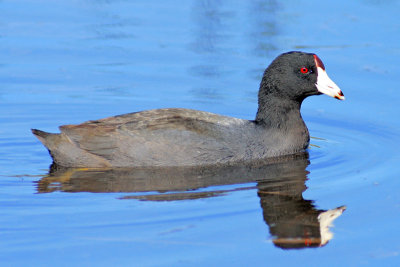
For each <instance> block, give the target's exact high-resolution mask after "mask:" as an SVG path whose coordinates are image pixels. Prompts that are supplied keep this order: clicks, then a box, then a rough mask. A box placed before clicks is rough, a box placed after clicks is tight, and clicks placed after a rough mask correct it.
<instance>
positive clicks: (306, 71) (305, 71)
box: [300, 67, 308, 73]
mask: <svg viewBox="0 0 400 267" xmlns="http://www.w3.org/2000/svg"><path fill="white" fill-rule="evenodd" d="M300 71H301V73H308V69H307V68H306V67H302V68H301V69H300Z"/></svg>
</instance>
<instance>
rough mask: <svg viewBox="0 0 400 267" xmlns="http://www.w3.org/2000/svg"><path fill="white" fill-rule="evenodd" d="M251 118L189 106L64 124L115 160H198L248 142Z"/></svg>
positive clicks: (222, 156) (226, 154)
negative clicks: (245, 135) (243, 135)
mask: <svg viewBox="0 0 400 267" xmlns="http://www.w3.org/2000/svg"><path fill="white" fill-rule="evenodd" d="M249 123H250V122H249V121H246V120H240V119H235V118H230V117H225V116H220V115H216V114H212V113H207V112H202V111H196V110H188V109H157V110H149V111H143V112H137V113H130V114H125V115H120V116H115V117H110V118H106V119H102V120H96V121H88V122H86V123H83V124H80V125H65V126H61V127H60V129H61V131H62V132H63V133H64V134H65V135H67V136H68V138H69V139H70V140H72V141H73V142H74V143H75V144H76V145H77V146H78V147H79V148H81V149H83V150H85V151H87V152H89V153H92V154H94V155H97V156H101V157H103V158H105V159H107V160H108V161H110V162H111V164H112V165H114V166H118V165H120V166H132V165H142V166H143V165H151V166H154V165H183V164H186V165H197V164H199V163H200V164H207V163H217V162H227V161H229V160H230V159H232V158H234V157H235V155H239V154H242V153H240V152H243V151H239V150H241V149H244V147H245V146H243V145H241V144H238V140H241V138H240V135H241V133H242V131H241V129H242V128H243V127H242V126H243V125H245V124H249Z"/></svg>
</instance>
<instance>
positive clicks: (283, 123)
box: [256, 95, 306, 130]
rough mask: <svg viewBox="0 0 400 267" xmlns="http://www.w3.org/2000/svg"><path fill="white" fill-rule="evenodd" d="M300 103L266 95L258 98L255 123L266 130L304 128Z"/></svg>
mask: <svg viewBox="0 0 400 267" xmlns="http://www.w3.org/2000/svg"><path fill="white" fill-rule="evenodd" d="M300 107H301V102H299V101H294V100H287V101H282V99H281V98H280V97H276V96H274V95H268V96H265V97H259V103H258V111H257V116H256V122H257V123H258V124H261V125H264V126H265V127H268V128H277V129H278V128H279V129H284V130H285V129H286V130H290V128H294V127H296V128H298V127H301V128H306V125H305V123H304V121H303V119H302V117H301V114H300Z"/></svg>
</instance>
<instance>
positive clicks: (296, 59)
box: [259, 52, 344, 104]
mask: <svg viewBox="0 0 400 267" xmlns="http://www.w3.org/2000/svg"><path fill="white" fill-rule="evenodd" d="M321 93H324V94H327V95H330V96H332V97H335V98H338V99H344V96H343V94H342V92H341V91H340V89H339V87H337V85H336V84H335V83H334V82H333V81H331V80H330V79H329V77H328V75H327V74H326V72H325V67H324V64H323V63H322V61H321V60H320V59H319V57H318V56H317V55H315V54H310V53H304V52H288V53H284V54H281V55H280V56H278V57H277V58H276V59H275V60H274V61H273V62H272V63H271V64H270V65H269V67H268V68H267V69H266V70H265V72H264V76H263V79H262V81H261V85H260V93H259V98H265V97H274V98H278V99H282V101H295V102H298V103H300V104H301V102H302V101H303V100H304V99H305V98H306V97H308V96H311V95H319V94H321Z"/></svg>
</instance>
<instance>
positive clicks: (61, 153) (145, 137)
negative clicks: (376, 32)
mask: <svg viewBox="0 0 400 267" xmlns="http://www.w3.org/2000/svg"><path fill="white" fill-rule="evenodd" d="M319 77H323V79H322V78H319ZM320 93H325V94H328V95H331V96H333V97H336V98H338V99H344V97H343V94H342V93H341V91H340V89H339V88H338V87H337V86H336V85H335V84H334V83H333V82H332V81H331V80H330V79H329V78H328V76H327V75H326V73H325V68H324V66H323V64H322V62H321V60H320V59H319V58H318V57H317V56H315V55H314V54H308V53H302V52H289V53H285V54H282V55H280V56H278V57H277V58H276V59H275V60H274V61H273V62H272V63H271V65H270V66H269V67H268V68H267V69H266V70H265V72H264V76H263V78H262V81H261V85H260V90H259V94H258V99H259V100H258V104H259V106H258V111H257V116H256V119H255V120H254V121H249V120H243V119H237V118H232V117H227V116H221V115H217V114H212V113H208V112H203V111H197V110H190V109H178V108H171V109H156V110H149V111H142V112H136V113H129V114H124V115H120V116H115V117H110V118H106V119H101V120H94V121H88V122H85V123H82V124H79V125H64V126H61V127H60V130H61V133H60V134H51V133H46V132H43V131H40V130H35V129H33V130H32V132H33V133H34V134H35V135H36V136H37V137H38V138H39V140H40V141H41V142H42V143H43V144H44V145H45V146H46V147H47V148H48V150H49V152H50V154H51V156H52V157H53V160H54V162H55V163H56V164H58V165H61V166H66V167H134V166H195V165H206V164H216V163H233V162H237V161H243V160H245V161H246V160H254V159H264V158H270V157H276V156H281V155H288V154H294V153H297V152H301V151H304V150H305V149H306V148H307V146H308V144H309V133H308V129H307V127H306V125H305V123H304V121H303V119H302V118H301V114H300V106H301V103H302V101H303V100H304V99H305V98H306V97H308V96H311V95H317V94H320Z"/></svg>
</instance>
